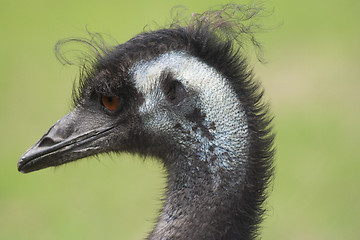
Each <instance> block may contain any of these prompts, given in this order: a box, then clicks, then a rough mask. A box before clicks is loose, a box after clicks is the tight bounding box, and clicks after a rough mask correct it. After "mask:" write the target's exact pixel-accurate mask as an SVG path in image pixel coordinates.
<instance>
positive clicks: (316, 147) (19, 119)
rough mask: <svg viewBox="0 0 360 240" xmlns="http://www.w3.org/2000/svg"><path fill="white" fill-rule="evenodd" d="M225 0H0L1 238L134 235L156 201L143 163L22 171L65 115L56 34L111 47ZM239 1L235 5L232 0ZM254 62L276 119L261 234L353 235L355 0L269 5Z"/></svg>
mask: <svg viewBox="0 0 360 240" xmlns="http://www.w3.org/2000/svg"><path fill="white" fill-rule="evenodd" d="M227 2H228V1H215V0H202V1H196V0H179V1H174V0H167V1H166V0H163V1H145V0H142V1H139V0H133V1H128V2H125V1H107V0H103V1H74V0H71V1H70V0H62V1H50V0H48V1H44V0H42V1H41V0H32V1H25V0H23V1H18V0H12V1H8V0H1V1H0V26H1V30H0V112H1V124H0V132H1V134H0V143H1V144H0V149H1V150H0V239H37V240H39V239H47V240H48V239H89V240H91V239H142V238H143V237H145V236H146V234H147V232H149V231H150V230H151V228H152V227H153V222H154V219H155V217H156V216H157V213H158V211H159V208H160V206H161V202H160V200H159V199H160V198H161V196H162V194H163V187H164V183H165V175H164V172H163V170H162V168H161V165H160V164H159V163H158V162H157V161H154V160H151V159H150V160H146V161H143V160H142V159H136V158H134V157H132V156H128V155H121V156H120V157H118V156H112V157H109V156H101V157H99V158H98V159H95V158H90V159H86V160H81V161H78V162H76V163H73V164H69V165H66V166H61V167H59V168H56V169H46V170H42V171H39V172H36V173H32V174H28V175H23V174H20V173H18V172H17V169H16V162H17V160H18V158H19V157H20V155H21V154H22V153H23V152H24V151H25V150H26V149H27V148H29V147H30V146H31V145H32V144H34V143H35V141H37V140H38V139H39V138H40V137H41V136H42V134H43V133H45V131H46V130H47V129H48V128H49V127H50V126H51V125H52V124H53V123H54V122H55V121H56V120H57V119H59V118H61V117H62V116H63V115H64V114H66V113H67V112H68V111H69V110H70V106H71V88H72V82H73V80H74V79H75V77H76V76H77V72H78V69H77V68H76V67H68V66H65V67H64V66H62V65H61V64H60V63H59V62H58V61H57V60H56V58H55V56H54V52H53V48H54V45H55V43H56V42H57V41H58V40H59V39H63V38H66V37H73V36H80V37H84V36H86V33H85V32H86V30H85V29H86V28H88V29H89V30H90V31H93V32H103V33H106V34H110V35H111V36H112V37H113V38H115V39H116V40H117V41H118V42H119V43H122V42H124V41H126V40H128V39H129V38H130V37H132V36H133V35H135V34H137V33H139V32H141V31H142V30H143V28H144V26H146V25H148V24H150V26H156V24H154V23H158V24H159V25H163V24H164V23H167V22H169V21H170V17H169V15H170V14H169V13H170V10H171V8H172V7H173V6H176V5H184V6H186V7H187V8H188V12H189V13H191V12H203V11H204V10H206V9H208V8H209V7H212V6H214V5H217V4H224V3H227ZM238 3H241V2H238ZM265 6H266V7H267V8H268V9H270V10H272V9H274V14H273V15H272V16H270V17H268V18H264V19H262V20H261V21H263V24H264V26H265V27H268V28H273V30H271V31H268V32H266V33H261V34H259V35H258V38H259V40H260V41H261V42H262V43H263V46H264V54H265V58H266V60H267V64H259V63H256V64H255V72H256V75H257V76H258V78H259V79H261V80H262V82H263V85H264V87H265V88H266V98H267V99H270V100H271V103H272V110H273V112H274V114H275V117H276V118H275V121H274V124H275V130H276V132H277V139H276V146H277V149H278V151H277V156H276V178H275V182H274V185H273V191H272V194H271V197H270V198H269V201H268V203H267V206H268V209H269V211H268V214H267V219H266V221H265V222H264V224H263V228H262V238H263V239H295V240H297V239H311V240H312V239H317V240H319V239H320V240H322V239H326V240H329V239H330V240H331V239H354V240H355V239H360V232H359V226H360V187H359V184H360V174H359V172H360V163H359V160H360V159H359V155H360V150H359V149H360V147H359V146H358V145H359V142H360V141H359V136H360V127H359V117H360V106H359V102H360V101H359V100H360V94H359V90H360V81H359V80H360V79H359V78H360V64H359V63H360V57H359V56H360V46H359V45H360V26H359V24H360V14H359V12H360V1H358V0H344V1H339V0H337V1H336V0H330V1H326V0H317V1H314V0H303V1H294V0H268V1H266V2H265Z"/></svg>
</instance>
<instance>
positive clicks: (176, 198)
mask: <svg viewBox="0 0 360 240" xmlns="http://www.w3.org/2000/svg"><path fill="white" fill-rule="evenodd" d="M188 157H189V156H180V157H179V158H178V159H176V160H175V161H173V164H172V165H170V166H169V167H168V175H169V179H168V191H167V193H166V198H165V205H164V208H163V210H162V212H161V214H160V217H159V221H158V224H157V225H156V227H155V229H154V230H153V232H152V233H151V235H150V236H149V239H164V240H165V239H240V238H239V235H237V234H234V233H236V232H237V229H238V227H239V226H238V225H239V223H238V222H237V217H236V216H239V215H240V214H241V212H240V211H241V209H239V207H238V206H239V203H240V202H241V201H243V200H242V190H243V189H244V183H243V182H242V180H241V181H239V179H244V176H242V175H244V172H245V171H244V169H241V168H234V169H220V170H218V171H216V172H215V173H214V172H212V170H211V168H212V167H211V164H210V165H209V164H208V163H209V162H205V161H199V159H191V160H192V161H190V160H189V158H188ZM212 160H214V159H212ZM233 160H235V161H236V159H233ZM209 161H210V159H209ZM189 162H191V163H192V164H191V166H189V165H188V163H189ZM236 162H242V161H241V160H240V159H237V161H236Z"/></svg>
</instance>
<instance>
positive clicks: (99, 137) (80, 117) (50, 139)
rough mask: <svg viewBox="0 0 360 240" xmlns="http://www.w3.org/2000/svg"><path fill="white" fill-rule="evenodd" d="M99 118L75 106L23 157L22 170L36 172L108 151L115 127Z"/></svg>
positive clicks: (20, 161) (19, 168)
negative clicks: (108, 139) (106, 124)
mask: <svg viewBox="0 0 360 240" xmlns="http://www.w3.org/2000/svg"><path fill="white" fill-rule="evenodd" d="M97 120H99V119H94V118H92V117H91V113H90V112H87V111H86V110H84V109H79V108H75V109H74V110H73V111H72V112H71V113H69V114H68V115H66V116H64V117H63V118H62V119H60V120H59V121H58V122H56V123H55V124H54V125H53V126H52V127H51V128H50V129H49V130H48V132H47V133H46V134H45V135H44V136H43V137H42V138H41V139H40V140H39V141H38V142H37V143H36V144H35V145H34V146H32V147H31V148H30V149H29V150H27V151H26V152H25V153H24V154H23V155H22V156H21V157H20V159H19V161H18V164H17V166H18V170H19V171H20V172H22V173H28V172H33V171H37V170H40V169H43V168H47V167H52V166H58V165H61V164H64V163H67V162H71V161H75V160H77V159H80V158H84V157H87V156H90V155H94V154H97V153H101V152H104V151H107V149H105V148H104V146H105V145H106V144H105V143H106V140H107V139H106V137H107V136H109V133H110V132H111V131H110V130H111V129H113V127H112V126H102V125H101V124H99V121H97ZM100 122H101V121H100Z"/></svg>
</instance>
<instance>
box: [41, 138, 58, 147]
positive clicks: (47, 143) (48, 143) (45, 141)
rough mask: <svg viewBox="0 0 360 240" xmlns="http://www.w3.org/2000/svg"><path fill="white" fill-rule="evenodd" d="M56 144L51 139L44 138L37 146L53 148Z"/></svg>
mask: <svg viewBox="0 0 360 240" xmlns="http://www.w3.org/2000/svg"><path fill="white" fill-rule="evenodd" d="M57 143H58V142H55V141H54V140H53V139H51V138H49V137H45V138H44V139H43V140H42V141H41V142H40V144H39V147H50V146H53V145H55V144H57Z"/></svg>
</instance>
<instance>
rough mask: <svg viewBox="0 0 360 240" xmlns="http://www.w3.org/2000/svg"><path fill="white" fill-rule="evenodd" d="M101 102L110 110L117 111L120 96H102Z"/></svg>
mask: <svg viewBox="0 0 360 240" xmlns="http://www.w3.org/2000/svg"><path fill="white" fill-rule="evenodd" d="M101 102H102V104H103V105H104V107H106V108H107V109H108V110H110V111H112V112H113V111H115V110H116V109H117V107H118V106H119V102H120V101H119V98H118V97H115V96H102V97H101Z"/></svg>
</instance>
